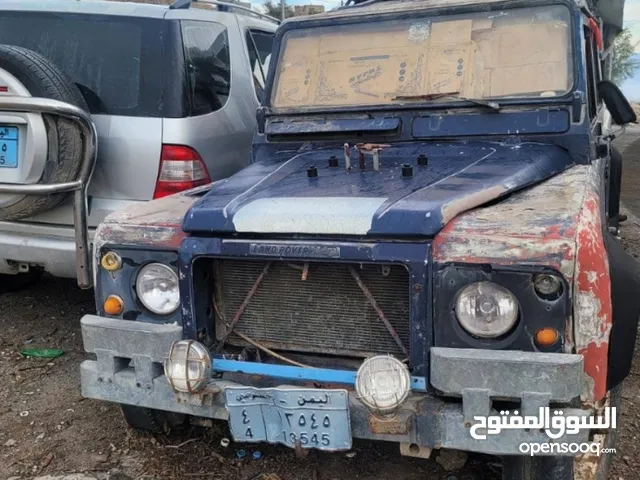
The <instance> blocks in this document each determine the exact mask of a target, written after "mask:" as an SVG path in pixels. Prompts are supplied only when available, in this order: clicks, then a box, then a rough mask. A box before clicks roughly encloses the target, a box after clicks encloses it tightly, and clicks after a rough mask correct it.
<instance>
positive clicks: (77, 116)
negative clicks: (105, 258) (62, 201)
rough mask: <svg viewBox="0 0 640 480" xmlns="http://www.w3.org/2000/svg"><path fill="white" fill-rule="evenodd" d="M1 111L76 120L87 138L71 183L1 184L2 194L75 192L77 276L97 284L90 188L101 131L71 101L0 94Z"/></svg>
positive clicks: (81, 284) (80, 281)
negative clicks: (93, 266) (90, 225)
mask: <svg viewBox="0 0 640 480" xmlns="http://www.w3.org/2000/svg"><path fill="white" fill-rule="evenodd" d="M0 111H4V112H20V113H48V114H51V115H59V116H61V117H65V118H68V119H69V120H73V121H75V122H76V123H77V124H78V126H79V127H80V131H81V133H82V140H83V152H82V161H81V163H80V168H79V170H78V174H77V175H76V178H75V179H74V180H73V181H71V182H64V183H51V184H44V185H40V184H33V185H19V184H15V183H0V193H14V194H25V195H49V194H52V193H64V192H73V225H74V230H75V242H76V277H77V280H78V286H79V287H80V288H90V287H91V286H92V285H93V276H92V272H91V248H90V245H89V229H88V226H87V217H88V212H87V187H88V185H89V180H90V179H91V175H92V174H93V170H94V168H95V165H96V156H97V152H98V133H97V132H96V127H95V125H94V124H93V122H92V121H91V117H90V116H89V114H88V113H87V112H85V111H84V110H81V109H80V108H78V107H76V106H74V105H70V104H68V103H64V102H59V101H57V100H51V99H48V98H34V97H17V96H6V97H5V96H0Z"/></svg>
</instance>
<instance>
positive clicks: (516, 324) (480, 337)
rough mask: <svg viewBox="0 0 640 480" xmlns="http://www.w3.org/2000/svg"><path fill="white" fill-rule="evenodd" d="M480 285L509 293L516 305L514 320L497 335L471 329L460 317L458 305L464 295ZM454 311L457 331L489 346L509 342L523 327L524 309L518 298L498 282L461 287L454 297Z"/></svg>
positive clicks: (476, 283)
mask: <svg viewBox="0 0 640 480" xmlns="http://www.w3.org/2000/svg"><path fill="white" fill-rule="evenodd" d="M480 284H486V285H488V286H491V287H492V288H494V287H496V288H497V289H498V290H502V291H503V292H506V293H508V294H509V295H510V297H511V300H512V301H513V303H514V304H515V315H514V318H513V320H512V321H511V324H510V325H509V326H508V327H504V328H502V329H500V330H497V333H492V334H487V333H486V332H483V331H479V330H476V329H474V328H469V325H465V322H463V321H462V320H461V319H460V316H459V314H458V305H459V301H460V298H461V296H462V294H463V293H465V292H466V291H468V290H469V289H471V288H473V287H477V286H478V285H480ZM452 310H453V319H454V322H455V323H454V325H455V330H457V331H458V332H459V333H461V334H463V335H464V336H466V337H467V338H469V339H473V340H474V341H476V342H481V343H483V344H487V343H490V344H494V343H496V342H498V343H501V342H503V341H505V340H508V339H509V338H511V337H512V336H513V335H515V334H517V332H518V331H519V330H520V327H521V325H522V321H521V312H522V308H521V306H520V302H519V299H518V296H517V295H516V294H515V293H514V292H513V291H511V290H510V289H509V288H507V287H506V286H504V285H501V284H500V283H497V282H493V281H491V280H486V279H483V280H476V281H474V282H470V283H467V284H466V285H463V286H462V287H460V289H459V290H458V291H457V292H456V294H455V296H454V297H453V307H452Z"/></svg>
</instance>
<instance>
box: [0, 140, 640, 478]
mask: <svg viewBox="0 0 640 480" xmlns="http://www.w3.org/2000/svg"><path fill="white" fill-rule="evenodd" d="M620 147H621V148H622V149H625V150H626V152H625V166H624V169H625V173H624V182H623V190H624V192H623V198H624V202H625V203H626V204H627V205H629V208H630V212H629V213H630V217H629V219H628V220H627V222H625V223H624V224H623V229H622V236H623V242H624V245H625V247H626V248H627V250H628V251H629V252H631V253H632V254H633V255H635V256H636V257H637V256H638V255H640V220H639V219H638V218H640V128H639V129H637V130H634V131H631V132H630V133H628V134H627V136H626V138H623V139H621V141H620ZM93 310H94V305H93V296H92V291H81V290H79V289H78V288H77V287H76V286H75V283H74V282H73V281H64V280H57V279H53V278H51V277H45V278H44V279H43V280H42V281H41V282H40V283H39V284H38V285H36V286H35V287H33V288H30V289H28V290H25V291H22V292H19V293H10V294H0V479H1V480H8V479H12V480H18V479H21V480H22V479H32V478H38V477H40V478H42V479H49V480H52V479H56V478H59V477H58V476H59V475H64V474H66V475H69V474H72V473H75V474H77V475H75V476H69V477H65V478H68V479H69V480H71V479H73V480H89V479H92V478H97V479H110V480H130V479H158V480H160V479H190V478H196V479H198V478H201V479H220V480H223V479H224V480H258V479H261V478H266V477H265V476H264V475H267V474H276V475H277V476H278V477H279V478H280V479H282V480H347V479H348V480H351V479H371V480H382V479H385V480H386V479H390V478H394V479H406V480H418V479H420V480H424V479H441V478H442V479H447V480H485V479H486V480H489V479H491V480H493V479H498V478H499V477H500V474H499V471H500V470H499V463H498V462H497V460H496V459H494V458H492V457H488V456H470V457H469V459H468V461H467V463H466V465H465V467H464V468H463V469H462V470H459V471H455V472H453V473H451V472H449V473H448V472H446V471H445V470H444V469H443V468H442V467H441V465H440V464H439V463H438V462H437V461H433V460H428V461H425V460H418V459H412V458H406V457H401V456H400V454H399V452H398V449H397V447H396V446H395V445H393V444H387V443H382V442H380V443H374V442H361V441H356V442H355V443H354V448H353V450H352V451H351V452H349V453H348V454H345V453H340V454H323V453H319V452H311V453H310V454H309V455H308V456H307V457H306V458H304V459H298V458H297V457H296V456H295V454H294V452H293V451H292V450H290V449H287V448H285V447H277V446H269V445H260V446H259V447H257V448H256V447H253V446H249V447H247V446H244V445H235V444H233V443H231V445H230V446H229V447H227V448H224V447H222V446H221V445H220V440H221V439H222V438H224V437H229V432H228V431H227V427H226V426H225V425H223V424H218V425H216V426H215V427H214V428H213V429H204V428H196V427H193V428H191V429H189V430H187V431H185V432H171V433H170V434H169V435H166V436H165V435H159V436H154V435H151V434H147V433H139V432H136V431H133V430H131V429H129V428H127V426H126V424H125V422H124V420H123V418H122V415H121V413H120V409H119V407H118V406H116V405H110V404H106V403H103V402H97V401H93V400H86V399H84V398H82V396H81V394H80V386H79V365H80V362H81V361H82V360H83V359H84V358H87V356H86V354H85V353H84V351H83V349H82V340H81V335H80V328H79V319H80V317H81V316H82V315H83V314H85V313H89V312H92V311H93ZM27 346H28V347H46V348H61V349H63V350H64V352H65V353H64V355H63V356H61V357H59V358H57V359H55V360H40V359H27V358H23V357H22V356H21V355H20V353H19V350H20V349H21V348H25V347H27ZM637 351H638V352H639V354H638V356H637V357H636V358H637V360H636V362H635V364H634V366H633V370H632V372H631V375H630V377H629V378H628V380H627V381H626V383H625V389H624V391H623V405H622V412H621V413H622V421H621V422H619V432H618V443H617V445H616V448H617V453H616V454H615V455H614V458H613V468H612V474H611V476H610V479H614V480H621V479H624V480H631V479H636V478H640V442H639V441H638V438H637V435H638V434H637V432H638V427H639V426H640V349H638V350H637ZM241 449H244V450H245V452H246V454H247V455H246V458H244V459H239V458H238V451H239V450H241ZM256 451H259V452H260V453H261V458H260V459H257V460H256V459H253V453H254V452H256ZM435 456H436V455H435V454H434V457H435ZM83 474H84V475H83ZM272 478H274V479H275V478H277V477H272Z"/></svg>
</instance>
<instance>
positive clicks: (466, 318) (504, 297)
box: [455, 282, 518, 338]
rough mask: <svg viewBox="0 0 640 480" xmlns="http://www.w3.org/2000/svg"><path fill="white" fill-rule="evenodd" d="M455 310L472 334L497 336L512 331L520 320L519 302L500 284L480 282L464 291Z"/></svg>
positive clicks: (460, 294)
mask: <svg viewBox="0 0 640 480" xmlns="http://www.w3.org/2000/svg"><path fill="white" fill-rule="evenodd" d="M455 312H456V317H457V318H458V322H460V325H461V326H462V328H464V329H465V330H466V331H467V332H469V333H470V334H471V335H475V336H476V337H481V338H495V337H499V336H500V335H504V334H505V333H507V332H508V331H509V330H511V328H512V327H513V325H514V324H515V323H516V320H518V302H517V301H516V298H515V297H514V296H513V294H512V293H511V292H510V291H509V290H507V289H506V288H504V287H501V286H500V285H497V284H495V283H493V282H476V283H472V284H471V285H467V286H466V287H464V288H463V289H462V290H461V291H460V293H459V294H458V298H457V300H456V305H455Z"/></svg>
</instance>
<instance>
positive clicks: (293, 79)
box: [271, 6, 573, 109]
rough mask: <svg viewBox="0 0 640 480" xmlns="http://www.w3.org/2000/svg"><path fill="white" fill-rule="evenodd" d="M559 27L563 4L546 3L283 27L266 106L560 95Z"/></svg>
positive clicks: (562, 29)
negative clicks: (271, 88)
mask: <svg viewBox="0 0 640 480" xmlns="http://www.w3.org/2000/svg"><path fill="white" fill-rule="evenodd" d="M569 25H570V17H569V10H568V9H567V8H566V7H564V6H549V7H536V8H526V9H525V8H522V9H512V10H503V11H490V12H486V11H485V12H478V13H471V14H464V15H449V16H446V15H439V16H437V17H436V16H434V17H423V18H413V19H402V20H387V21H382V22H381V21H371V22H370V23H359V24H350V25H335V26H329V27H320V28H318V27H316V28H305V29H298V30H291V31H289V32H287V33H286V34H285V36H284V38H283V44H282V49H281V53H280V62H279V68H278V72H277V75H276V78H275V83H274V88H273V91H272V96H271V106H272V107H274V108H275V109H289V108H299V107H341V106H358V105H389V104H396V103H400V102H406V101H411V97H414V101H417V100H418V99H419V97H423V96H429V95H433V94H438V93H447V94H452V95H455V96H457V97H459V98H468V99H483V98H505V97H506V98H508V97H540V96H545V97H547V96H558V95H563V94H565V93H567V92H568V91H569V90H570V89H571V86H572V84H573V71H572V60H571V58H572V55H571V41H570V28H569ZM451 100H452V98H447V97H446V96H443V97H442V99H438V100H435V101H434V100H430V103H437V102H450V101H451ZM453 100H454V101H455V98H454V99H453Z"/></svg>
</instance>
